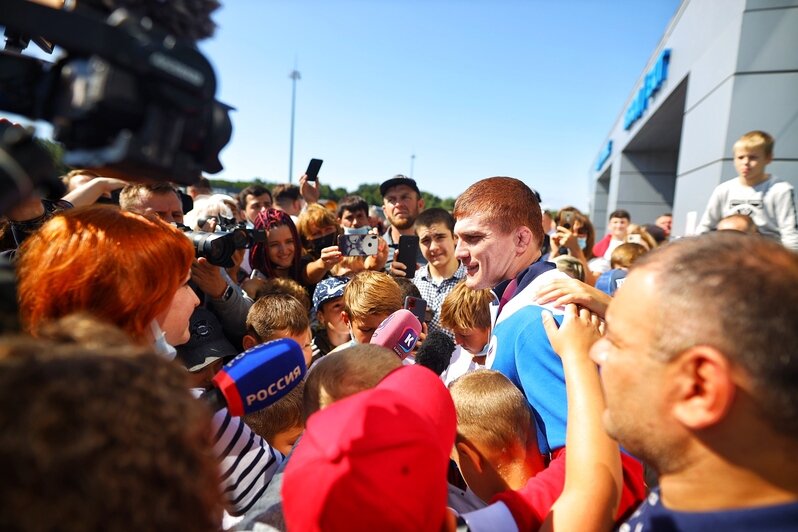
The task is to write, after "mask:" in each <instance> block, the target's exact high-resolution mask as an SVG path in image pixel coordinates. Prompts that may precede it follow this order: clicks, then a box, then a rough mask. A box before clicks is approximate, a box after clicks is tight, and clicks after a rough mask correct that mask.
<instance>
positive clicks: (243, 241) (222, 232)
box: [178, 217, 266, 268]
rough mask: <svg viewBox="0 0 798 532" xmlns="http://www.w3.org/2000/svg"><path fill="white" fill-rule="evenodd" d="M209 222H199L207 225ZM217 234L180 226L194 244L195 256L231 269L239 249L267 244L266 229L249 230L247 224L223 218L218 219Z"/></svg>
mask: <svg viewBox="0 0 798 532" xmlns="http://www.w3.org/2000/svg"><path fill="white" fill-rule="evenodd" d="M206 221H207V220H202V219H200V220H198V222H199V225H200V226H203V225H205V222H206ZM217 221H218V225H217V226H216V232H214V233H209V232H207V231H192V230H191V229H190V228H188V227H187V226H185V225H178V228H179V229H182V230H183V232H185V234H186V236H187V237H189V238H190V239H191V243H192V244H194V255H195V256H196V257H197V258H200V257H204V258H206V259H208V262H210V263H211V264H213V265H215V266H221V267H223V268H230V267H231V266H233V265H234V263H233V253H235V252H236V250H238V249H249V248H251V247H252V245H253V244H255V243H256V242H266V230H265V229H249V228H247V227H246V222H240V223H235V221H234V220H228V219H226V218H223V217H219V218H217Z"/></svg>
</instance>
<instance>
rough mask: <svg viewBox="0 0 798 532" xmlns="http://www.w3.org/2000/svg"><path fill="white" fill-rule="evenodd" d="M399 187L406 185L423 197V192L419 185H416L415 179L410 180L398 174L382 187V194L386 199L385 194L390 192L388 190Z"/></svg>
mask: <svg viewBox="0 0 798 532" xmlns="http://www.w3.org/2000/svg"><path fill="white" fill-rule="evenodd" d="M399 185H404V186H406V187H410V188H412V189H413V190H415V191H416V194H418V195H419V196H421V191H420V190H419V189H418V185H416V180H415V179H410V178H409V177H407V176H406V175H402V174H396V175H395V176H393V177H392V178H390V179H389V180H387V181H385V182H384V183H383V184H382V185H380V194H382V196H383V197H385V193H386V192H388V189H391V188H393V187H398V186H399Z"/></svg>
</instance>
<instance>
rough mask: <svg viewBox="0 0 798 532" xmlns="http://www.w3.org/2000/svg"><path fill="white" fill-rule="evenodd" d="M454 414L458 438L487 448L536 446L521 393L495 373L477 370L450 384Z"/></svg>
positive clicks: (530, 420) (502, 376)
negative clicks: (455, 415)
mask: <svg viewBox="0 0 798 532" xmlns="http://www.w3.org/2000/svg"><path fill="white" fill-rule="evenodd" d="M449 391H450V392H451V394H452V401H454V408H455V410H456V411H457V438H458V439H466V440H469V441H474V442H478V443H481V444H483V445H485V446H487V447H488V448H490V449H495V450H501V449H510V448H511V447H512V446H513V445H518V446H520V447H522V448H527V447H528V446H529V445H531V444H534V446H535V447H537V434H536V431H535V428H534V425H533V419H532V414H531V413H530V411H529V407H528V406H527V402H526V399H525V398H524V394H523V393H521V391H520V390H519V389H518V388H517V387H516V386H515V385H514V384H513V383H512V382H510V379H508V378H507V377H505V376H504V375H502V374H501V373H499V372H498V371H495V370H490V369H478V370H476V371H472V372H470V373H466V374H465V375H463V376H462V377H460V378H458V379H456V380H455V381H454V382H452V383H451V384H450V385H449Z"/></svg>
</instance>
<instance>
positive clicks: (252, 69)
mask: <svg viewBox="0 0 798 532" xmlns="http://www.w3.org/2000/svg"><path fill="white" fill-rule="evenodd" d="M222 3H223V6H222V8H220V9H219V10H218V11H217V12H216V14H215V17H214V18H215V20H216V22H217V24H218V26H219V28H218V30H217V32H216V35H215V36H214V37H213V38H212V39H209V40H207V41H203V42H202V43H200V47H201V49H202V50H203V51H204V52H205V53H206V54H207V55H208V56H209V58H210V60H211V62H212V64H213V65H214V68H215V69H216V74H217V79H218V90H217V97H218V99H220V100H221V101H223V102H225V103H228V104H230V105H232V106H234V107H236V108H237V110H236V111H235V112H233V113H232V120H233V127H234V130H233V137H232V140H231V142H230V144H229V145H228V146H227V147H226V148H225V149H224V150H223V151H222V154H221V159H222V163H223V164H224V166H225V169H224V171H223V172H222V173H220V174H217V176H218V177H221V178H224V179H232V180H238V179H245V180H250V179H253V178H254V177H261V178H262V179H265V180H267V181H273V182H276V181H287V180H288V154H289V138H290V111H291V80H290V79H289V77H288V76H289V73H290V71H291V70H292V69H293V68H294V64H295V61H296V65H297V68H298V70H299V71H300V72H301V75H302V79H301V80H300V81H299V82H298V83H297V107H296V134H295V151H294V172H293V173H294V181H296V180H297V179H298V177H299V175H301V174H302V173H303V170H304V168H305V167H306V166H307V162H308V161H309V160H310V158H312V157H317V158H321V159H324V166H323V168H322V171H321V173H320V178H321V180H322V182H324V183H327V184H329V185H331V186H334V187H345V188H348V189H350V190H351V189H354V188H356V187H357V185H358V184H360V183H378V182H381V181H384V180H385V179H387V178H389V177H391V176H393V175H394V174H397V173H404V174H408V175H409V174H410V173H411V155H413V154H415V156H416V157H415V161H414V165H413V176H414V177H415V179H416V180H417V181H418V182H419V186H420V187H421V188H422V190H427V191H429V192H432V193H434V194H436V195H438V196H441V197H456V196H457V195H458V194H460V193H461V192H462V191H463V190H465V188H466V187H468V185H470V184H471V183H473V182H475V181H477V180H479V179H481V178H484V177H488V176H492V175H509V176H513V177H517V178H519V179H522V180H524V181H525V182H526V183H528V184H529V185H530V186H532V187H534V188H536V189H537V190H538V191H539V192H540V193H541V195H542V196H543V200H544V202H545V203H546V204H547V205H549V206H550V207H552V208H557V207H561V206H563V205H566V204H573V205H576V206H578V207H580V208H587V207H588V196H589V192H590V183H589V178H588V175H589V171H590V168H591V166H592V165H593V164H594V162H595V160H596V157H597V155H598V153H599V151H600V150H601V148H602V147H603V144H604V141H605V138H606V135H607V134H608V132H609V130H610V128H611V126H612V124H613V123H614V121H615V120H616V119H617V118H618V116H619V115H620V113H621V112H622V110H623V107H624V104H625V102H626V101H627V99H628V98H629V96H630V94H631V93H632V91H633V89H635V88H636V85H637V80H638V78H639V76H640V75H641V73H642V72H643V70H644V69H645V67H646V62H647V60H648V58H649V57H650V56H651V55H652V53H653V51H654V49H655V47H656V45H657V43H658V42H659V40H660V39H661V37H662V35H663V33H664V31H665V29H666V27H667V25H668V22H669V21H670V19H671V17H672V16H673V14H674V13H675V12H676V9H677V8H678V6H679V3H680V0H548V1H544V0H492V1H489V0H324V1H322V0H226V1H225V0H222ZM33 48H34V47H31V48H29V50H31V49H33ZM34 53H35V51H34ZM39 134H41V135H45V136H46V135H48V134H49V128H48V127H46V126H45V127H41V126H40V127H39Z"/></svg>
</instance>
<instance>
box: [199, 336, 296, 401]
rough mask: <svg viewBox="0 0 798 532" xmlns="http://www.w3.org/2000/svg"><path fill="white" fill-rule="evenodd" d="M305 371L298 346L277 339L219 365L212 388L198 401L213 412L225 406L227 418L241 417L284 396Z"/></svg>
mask: <svg viewBox="0 0 798 532" xmlns="http://www.w3.org/2000/svg"><path fill="white" fill-rule="evenodd" d="M307 371H308V370H307V367H306V366H305V356H304V354H303V353H302V348H301V347H299V344H298V343H296V342H295V341H294V340H291V339H290V338H280V339H278V340H274V341H271V342H267V343H265V344H261V345H259V346H256V347H253V348H252V349H248V350H246V351H244V352H243V353H241V354H239V355H238V356H236V357H235V358H234V359H233V360H231V361H230V362H228V363H227V364H225V365H224V366H222V369H221V370H219V372H218V373H217V374H216V375H214V376H213V385H214V388H211V389H210V390H208V391H206V392H204V393H203V394H202V395H201V396H200V398H201V399H203V400H205V401H207V402H208V404H209V405H210V406H211V408H212V409H213V411H214V412H217V411H219V410H221V409H222V408H224V407H225V406H226V407H227V409H228V410H229V411H230V415H231V416H243V415H244V414H250V413H252V412H257V411H258V410H261V409H263V408H266V407H267V406H269V405H270V404H272V403H274V402H276V401H278V400H279V399H281V398H283V397H285V396H286V395H287V394H288V392H290V391H291V390H293V389H294V388H296V386H297V385H298V384H299V383H300V382H302V379H303V378H304V377H305V374H306V373H307Z"/></svg>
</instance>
